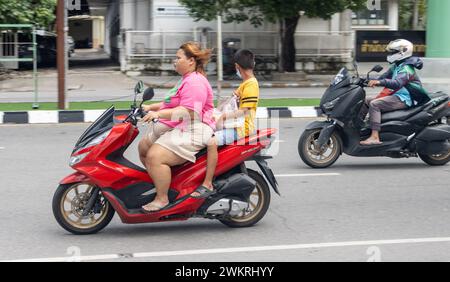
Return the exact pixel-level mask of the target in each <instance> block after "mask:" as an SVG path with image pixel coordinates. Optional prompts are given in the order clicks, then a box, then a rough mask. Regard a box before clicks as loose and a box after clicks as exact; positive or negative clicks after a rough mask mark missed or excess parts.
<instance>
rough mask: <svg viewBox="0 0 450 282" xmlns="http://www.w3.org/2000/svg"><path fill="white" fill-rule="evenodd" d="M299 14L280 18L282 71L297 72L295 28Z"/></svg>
mask: <svg viewBox="0 0 450 282" xmlns="http://www.w3.org/2000/svg"><path fill="white" fill-rule="evenodd" d="M299 19H300V15H299V16H295V17H292V18H285V19H282V20H280V40H281V54H280V71H285V72H295V36H294V35H295V30H296V29H297V24H298V21H299Z"/></svg>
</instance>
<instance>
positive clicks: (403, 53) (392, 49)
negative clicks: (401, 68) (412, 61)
mask: <svg viewBox="0 0 450 282" xmlns="http://www.w3.org/2000/svg"><path fill="white" fill-rule="evenodd" d="M386 51H388V52H389V55H388V57H387V61H388V62H389V63H390V64H393V63H396V62H398V61H402V60H404V59H406V58H409V57H412V55H413V51H414V45H413V44H412V43H411V42H409V41H408V40H405V39H397V40H394V41H391V43H389V45H388V46H387V47H386Z"/></svg>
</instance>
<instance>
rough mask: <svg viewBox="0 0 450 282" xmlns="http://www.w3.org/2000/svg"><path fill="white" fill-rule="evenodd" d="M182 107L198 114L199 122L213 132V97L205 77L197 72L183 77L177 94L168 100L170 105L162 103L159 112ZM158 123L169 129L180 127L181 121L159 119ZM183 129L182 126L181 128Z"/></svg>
mask: <svg viewBox="0 0 450 282" xmlns="http://www.w3.org/2000/svg"><path fill="white" fill-rule="evenodd" d="M180 106H181V107H184V108H186V109H188V110H192V111H194V112H196V113H197V114H198V117H199V118H200V120H201V121H202V122H203V123H205V124H207V125H209V126H210V127H211V128H212V129H213V130H214V129H215V127H216V125H215V122H214V120H213V119H212V117H213V111H214V96H213V90H212V88H211V85H210V84H209V82H208V80H207V79H206V77H204V76H203V75H202V74H200V73H198V72H192V73H190V74H187V75H185V76H184V77H183V80H182V82H181V85H180V87H179V88H178V91H177V93H176V94H175V95H174V96H172V97H171V98H170V103H166V102H163V105H162V107H161V109H160V110H163V109H173V108H176V107H180ZM160 122H162V123H164V124H165V125H167V126H170V127H173V128H174V127H177V126H179V125H181V123H182V122H181V121H178V120H167V119H160ZM181 127H182V128H184V126H183V125H182V126H181Z"/></svg>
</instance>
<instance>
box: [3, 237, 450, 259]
mask: <svg viewBox="0 0 450 282" xmlns="http://www.w3.org/2000/svg"><path fill="white" fill-rule="evenodd" d="M425 243H450V237H441V238H415V239H394V240H373V241H348V242H334V243H315V244H297V245H276V246H256V247H241V248H219V249H201V250H184V251H167V252H148V253H134V254H131V253H130V254H110V255H93V256H80V257H56V258H39V259H23V260H9V261H0V262H65V261H73V260H74V259H76V261H93V260H114V259H121V258H154V257H173V256H189V255H210V254H227V253H245V252H267V251H287V250H304V249H323V248H342V247H357V246H382V245H402V244H425Z"/></svg>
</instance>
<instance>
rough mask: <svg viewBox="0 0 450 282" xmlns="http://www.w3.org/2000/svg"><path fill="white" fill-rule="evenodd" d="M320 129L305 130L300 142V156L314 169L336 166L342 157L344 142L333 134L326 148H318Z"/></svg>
mask: <svg viewBox="0 0 450 282" xmlns="http://www.w3.org/2000/svg"><path fill="white" fill-rule="evenodd" d="M320 131H321V130H320V129H313V130H305V132H303V134H302V136H301V137H300V139H299V141H298V154H299V155H300V158H301V159H302V160H303V162H304V163H305V164H307V165H308V166H310V167H312V168H327V167H329V166H331V165H332V164H334V163H335V162H336V161H337V159H338V158H339V157H340V155H341V148H342V141H341V138H340V137H339V135H338V134H337V133H336V132H333V134H332V135H331V137H330V139H329V140H328V142H327V143H326V144H325V146H324V147H323V148H322V149H320V148H317V145H316V144H315V142H316V141H317V139H318V138H319V135H320Z"/></svg>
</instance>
